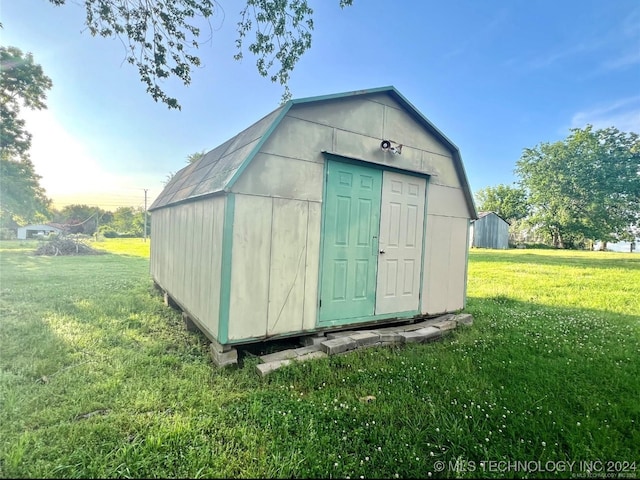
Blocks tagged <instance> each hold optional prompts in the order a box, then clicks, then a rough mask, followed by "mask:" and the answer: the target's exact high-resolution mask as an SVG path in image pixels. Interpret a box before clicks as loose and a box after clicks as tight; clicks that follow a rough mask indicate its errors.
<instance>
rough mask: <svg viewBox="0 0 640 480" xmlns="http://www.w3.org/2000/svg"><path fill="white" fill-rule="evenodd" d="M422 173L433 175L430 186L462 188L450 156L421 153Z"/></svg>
mask: <svg viewBox="0 0 640 480" xmlns="http://www.w3.org/2000/svg"><path fill="white" fill-rule="evenodd" d="M403 151H404V150H403ZM422 171H424V172H431V173H432V174H433V176H432V177H431V180H430V183H432V184H436V185H443V186H447V187H455V188H460V189H461V188H462V183H461V182H460V178H459V177H458V173H457V172H456V168H455V166H454V165H453V159H452V158H451V155H439V154H437V153H432V152H426V151H423V152H422ZM467 215H468V214H467Z"/></svg>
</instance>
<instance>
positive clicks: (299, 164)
mask: <svg viewBox="0 0 640 480" xmlns="http://www.w3.org/2000/svg"><path fill="white" fill-rule="evenodd" d="M384 98H387V101H386V102H385V101H382V100H383V99H384ZM341 102H342V103H343V104H341V105H340V108H336V105H335V104H332V103H331V102H329V103H327V104H310V105H309V104H302V105H296V106H295V107H294V108H292V109H291V110H290V112H289V113H288V114H287V116H286V117H285V118H283V120H282V121H281V123H280V125H279V126H278V128H277V129H276V130H275V131H274V132H273V134H272V135H271V136H270V137H269V139H268V140H267V141H266V142H265V143H264V144H263V145H262V147H261V150H260V152H259V153H258V154H257V155H256V156H255V157H254V159H253V161H252V162H251V163H250V164H249V165H248V166H247V168H246V169H245V170H244V172H243V173H242V175H241V176H240V177H239V179H238V181H237V182H236V183H235V185H234V186H233V188H232V191H233V192H234V193H235V194H236V207H235V218H234V233H233V251H232V269H231V272H232V283H231V289H230V290H231V299H230V313H229V340H231V341H233V340H241V339H249V338H261V337H265V336H267V337H268V336H271V335H275V334H278V333H293V332H300V331H304V330H311V329H314V328H316V315H317V290H318V285H317V280H318V274H319V265H320V253H321V252H320V248H319V245H320V236H321V232H320V225H321V217H322V208H321V205H322V204H321V202H322V195H323V188H324V161H325V158H324V155H323V154H322V152H323V151H331V152H336V153H338V154H341V155H345V156H349V155H352V156H353V157H354V158H359V159H362V160H365V161H369V162H371V163H373V164H380V165H387V166H392V167H395V168H400V169H406V170H409V171H414V172H420V173H429V174H431V175H433V176H431V178H430V180H429V187H428V198H427V208H426V212H427V217H426V218H427V219H426V237H425V256H424V259H423V261H424V274H423V279H422V299H423V300H422V308H421V311H422V313H427V314H437V313H442V312H445V311H454V310H458V309H460V308H463V307H464V303H465V285H466V260H467V248H468V241H469V238H468V219H469V211H468V206H467V204H466V200H465V196H464V192H463V190H462V187H461V182H460V179H459V178H458V176H457V172H456V171H455V168H454V166H453V159H452V154H451V152H449V151H448V150H446V148H445V147H444V146H442V145H441V144H440V143H439V142H438V141H437V139H436V138H435V137H434V136H432V135H431V134H430V133H429V132H426V131H425V130H424V128H423V127H422V126H421V125H420V124H419V123H418V122H416V121H415V120H414V119H412V118H411V117H409V116H408V115H406V114H405V113H404V110H402V109H401V107H400V106H398V105H397V104H395V101H393V99H390V98H388V97H387V96H381V98H379V99H375V100H373V101H371V100H363V99H347V100H341ZM345 103H346V105H345ZM345 112H346V113H345ZM394 137H395V138H394ZM381 138H391V139H392V140H397V141H400V140H403V141H407V142H409V143H407V144H405V146H403V149H402V154H401V155H393V154H390V153H385V152H383V151H381V149H380V139H381ZM405 139H406V140H405ZM303 263H304V267H303Z"/></svg>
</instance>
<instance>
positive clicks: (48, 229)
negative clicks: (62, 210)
mask: <svg viewBox="0 0 640 480" xmlns="http://www.w3.org/2000/svg"><path fill="white" fill-rule="evenodd" d="M61 232H62V229H60V228H58V227H54V226H52V225H40V224H38V225H25V226H24V227H18V230H17V232H16V237H17V239H18V240H26V239H27V238H43V237H47V236H49V234H51V233H55V234H60V233H61Z"/></svg>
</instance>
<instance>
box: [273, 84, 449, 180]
mask: <svg viewBox="0 0 640 480" xmlns="http://www.w3.org/2000/svg"><path fill="white" fill-rule="evenodd" d="M383 97H386V98H387V100H386V103H383V101H382V98H383ZM339 102H340V105H339V108H337V107H336V104H335V103H334V102H327V103H319V104H300V105H295V106H294V108H292V109H291V110H290V111H289V113H288V114H287V116H286V117H285V118H284V119H283V122H282V123H281V126H280V127H278V131H277V132H276V133H277V135H273V136H272V137H271V138H269V140H267V142H265V144H264V145H263V147H262V150H261V151H262V152H270V153H275V154H278V155H287V156H291V157H296V158H300V159H305V160H310V161H315V162H319V163H322V162H323V158H322V155H321V153H320V152H321V151H322V150H326V151H330V152H335V153H337V154H340V155H344V156H348V157H353V158H357V159H361V160H363V161H367V162H371V163H377V164H381V165H387V166H390V167H395V168H400V169H405V170H409V171H414V172H419V173H426V174H429V175H431V177H432V178H431V182H432V183H435V184H438V185H446V186H450V187H457V188H460V187H461V181H460V179H459V178H458V174H457V172H456V170H455V167H454V164H453V159H452V154H451V152H450V151H449V150H447V148H446V147H445V146H444V145H442V143H440V141H439V140H438V139H437V138H436V137H435V136H433V135H432V134H430V133H429V132H427V131H425V129H424V127H423V126H422V125H421V124H419V123H418V122H417V121H415V120H414V119H413V118H411V117H410V116H409V115H407V113H406V111H405V110H404V109H402V108H401V107H400V106H399V105H397V104H396V102H395V101H393V99H391V98H389V97H388V96H383V95H380V96H376V98H374V99H373V100H372V99H362V98H353V99H341V100H339ZM394 105H395V106H394ZM345 112H346V113H345ZM281 128H282V130H281ZM281 133H282V134H281ZM301 138H304V141H303V142H302V141H300V139H301ZM382 139H387V140H392V141H394V142H397V143H402V144H403V147H402V154H401V155H394V154H392V153H389V152H384V151H382V150H381V149H380V141H381V140H382ZM298 147H299V148H300V149H301V151H302V152H303V153H302V154H298V153H297V148H298Z"/></svg>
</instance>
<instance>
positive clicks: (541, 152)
mask: <svg viewBox="0 0 640 480" xmlns="http://www.w3.org/2000/svg"><path fill="white" fill-rule="evenodd" d="M516 172H517V173H518V175H519V176H520V178H521V185H522V186H523V187H524V188H525V189H526V190H527V192H528V195H529V201H530V203H531V205H532V212H533V213H532V216H531V217H530V220H531V221H532V223H536V224H539V225H541V226H542V227H543V228H545V229H546V230H547V232H548V233H549V235H550V236H551V238H552V240H553V244H554V246H555V247H563V246H564V244H565V241H566V240H567V239H571V238H573V239H576V238H580V237H581V236H582V237H584V238H587V239H591V240H602V241H605V242H606V241H611V240H614V239H617V238H620V237H621V236H623V235H625V232H628V231H629V229H630V228H631V226H633V225H638V223H639V222H640V139H639V137H638V134H636V133H623V132H620V131H619V130H618V129H616V128H614V127H610V128H606V129H601V130H594V129H593V127H592V126H591V125H588V126H587V127H586V128H584V129H571V134H570V135H569V137H568V138H567V139H566V140H563V141H559V142H555V143H552V144H550V143H542V144H540V145H538V146H536V147H535V148H527V149H525V150H524V152H523V154H522V157H521V158H520V160H518V162H517V164H516Z"/></svg>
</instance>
